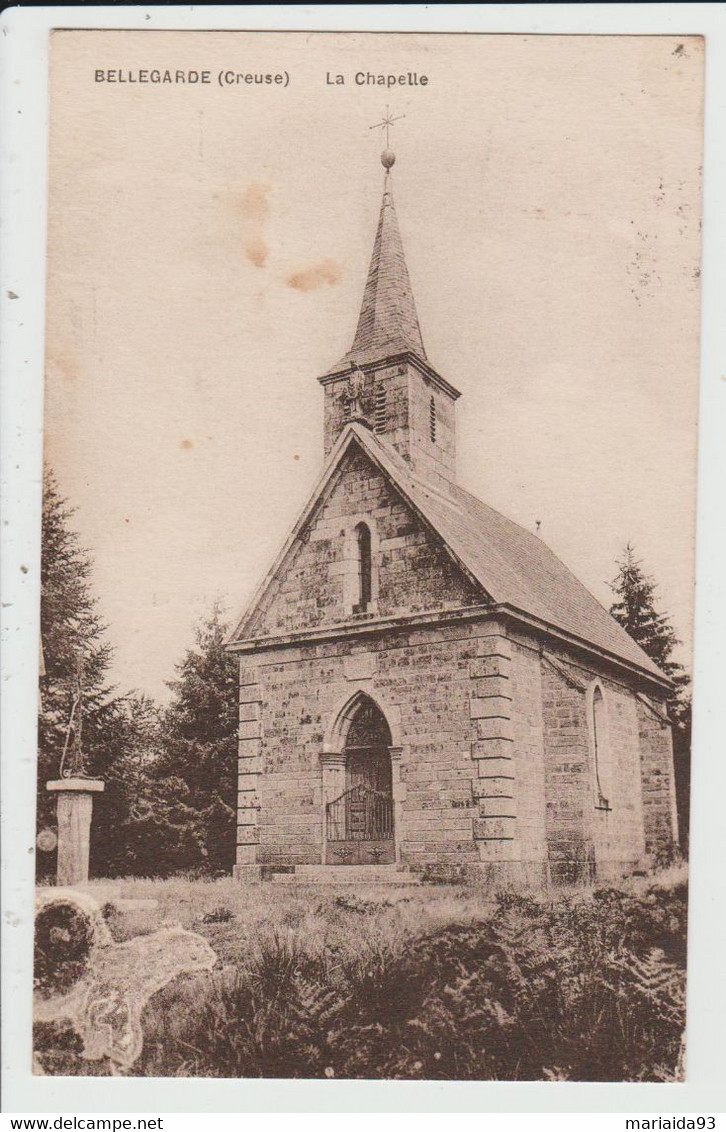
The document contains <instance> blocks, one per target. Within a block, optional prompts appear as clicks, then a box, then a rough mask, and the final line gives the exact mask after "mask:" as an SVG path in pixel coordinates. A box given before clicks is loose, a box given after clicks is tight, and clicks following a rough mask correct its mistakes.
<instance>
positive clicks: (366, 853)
mask: <svg viewBox="0 0 726 1132" xmlns="http://www.w3.org/2000/svg"><path fill="white" fill-rule="evenodd" d="M390 746H391V732H390V729H389V727H388V724H387V723H386V719H385V716H384V715H383V713H382V711H381V710H380V708H378V707H377V705H376V704H374V703H373V701H372V700H369V699H367V698H364V699H363V700H361V703H360V705H359V707H358V710H357V712H356V714H355V716H354V718H353V721H352V723H351V725H350V727H349V729H348V735H347V738H346V742H345V749H344V753H345V785H346V789H345V791H344V793H343V794H341V795H340V797H339V798H336V799H335V801H333V802H329V803H328V805H327V806H326V808H325V820H326V839H327V843H328V860H329V862H330V863H331V864H341V865H342V864H347V865H356V864H359V865H364V864H386V863H390V862H392V861H393V860H394V859H395V854H394V842H393V774H392V768H391V755H390Z"/></svg>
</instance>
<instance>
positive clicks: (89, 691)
mask: <svg viewBox="0 0 726 1132" xmlns="http://www.w3.org/2000/svg"><path fill="white" fill-rule="evenodd" d="M73 514H74V509H73V508H72V507H70V506H69V505H68V504H67V502H66V501H65V500H64V499H63V498H62V496H61V495H60V492H59V490H58V484H57V481H56V478H55V476H54V474H53V472H52V471H51V470H50V469H49V468H46V472H45V481H44V492H43V517H42V555H41V570H40V634H41V647H42V653H43V666H44V673H43V675H42V676H41V679H40V711H39V719H38V785H39V791H38V802H39V804H38V820H39V823H40V824H46V823H47V822H49V821H52V820H53V817H52V815H53V808H54V802H53V799H52V798H50V797H49V796H48V795H47V793H46V791H45V783H46V782H47V781H48V779H51V778H57V777H58V774H59V772H60V762H61V757H62V754H63V747H64V744H65V741H66V735H67V731H68V725H69V720H70V716H71V710H72V705H73V700H74V698H75V696H76V692H77V687H78V679H79V671H80V672H81V679H82V686H83V747H84V751H85V753H86V768H87V770H88V773H90V774H94V773H99V772H100V770H101V769H102V766H103V763H104V762H105V757H106V755H107V750H106V739H107V734H108V729H109V726H110V724H111V721H112V720H113V719H114V717H115V715H116V713H117V710H118V700H117V698H116V697H115V696H114V689H113V688H112V686H111V685H110V684H109V683H108V679H107V673H108V667H109V664H110V662H111V656H112V649H111V646H110V644H109V643H108V641H107V640H106V638H105V631H106V627H105V625H104V624H103V621H102V619H101V617H100V615H99V613H98V609H97V606H96V600H95V597H94V594H93V591H92V587H91V570H92V564H91V558H90V555H89V554H88V552H87V551H86V550H85V549H84V548H83V547H82V546H81V544H80V540H79V538H78V535H77V533H76V532H75V531H74V530H73V528H72V526H71V519H72V517H73Z"/></svg>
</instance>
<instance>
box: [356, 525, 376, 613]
mask: <svg viewBox="0 0 726 1132" xmlns="http://www.w3.org/2000/svg"><path fill="white" fill-rule="evenodd" d="M355 537H356V547H357V552H358V601H357V603H356V607H355V612H356V613H365V611H366V610H367V609H368V606H369V605H370V603H371V596H372V593H373V579H372V576H371V571H372V563H371V532H370V528H369V527H368V526H367V524H366V523H359V524H358V526H357V527H356V528H355Z"/></svg>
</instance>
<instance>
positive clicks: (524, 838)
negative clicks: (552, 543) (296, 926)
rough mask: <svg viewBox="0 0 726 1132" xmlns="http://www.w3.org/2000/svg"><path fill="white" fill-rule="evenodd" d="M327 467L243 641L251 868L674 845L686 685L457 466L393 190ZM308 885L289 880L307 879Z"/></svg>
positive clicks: (583, 873) (241, 824) (390, 864)
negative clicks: (674, 715)
mask: <svg viewBox="0 0 726 1132" xmlns="http://www.w3.org/2000/svg"><path fill="white" fill-rule="evenodd" d="M381 160H382V163H383V165H384V168H385V170H386V171H385V175H384V178H385V180H384V189H383V200H382V204H381V210H380V218H379V221H378V228H377V231H376V235H375V241H374V245H373V254H372V257H371V261H370V267H369V269H368V277H367V280H366V283H365V289H364V292H363V301H362V306H361V311H360V315H359V318H358V325H357V329H356V332H355V336H354V339H353V344H352V346H351V348H350V350H349V351H348V353H347V354H346V355H345V356H344V357H343V358H341V360H340V361H339V362H337V363H336V364H335V365H333V366H331V367H330V369H328V370H327V371H326V372H325V373H324V374H323V375H322V377H320V378H319V379H318V380H319V381H320V383H321V385H322V387H323V391H324V401H325V410H324V412H325V417H324V433H325V463H324V466H323V470H322V472H321V475H320V478H319V480H318V482H317V484H316V486H315V488H314V490H313V492H312V494H311V496H310V498H309V500H308V502H307V503H306V505H305V508H304V510H303V512H302V514H301V515H300V517H299V519H298V521H297V523H296V524H295V526H294V528H293V530H292V531H291V532H290V534H289V536H288V538H287V541H286V542H285V545H284V546H283V548H282V550H281V551H280V554H279V555H278V557H277V560H276V562H275V563H274V565H273V567H272V569H271V571H270V573H269V574H268V576H267V577H266V578H265V580H264V581H263V583H262V585H261V586H260V588H259V589H258V591H257V593H256V595H255V596H254V598H253V599H252V601H251V603H250V605H249V607H248V609H247V611H246V612H245V614H244V616H243V617H242V618H241V620H240V621H239V624H238V625H237V626H236V628H235V629H234V632H233V633H232V634H231V636H230V639H229V642H228V648H229V650H230V651H231V652H233V653H234V654H235V656H237V657H238V658H239V673H240V715H239V718H240V724H239V785H238V790H239V793H238V829H237V865H236V868H235V875H236V876H238V877H239V878H240V879H265V878H267V877H272V876H273V875H274V874H275V873H287V874H290V873H294V874H295V878H299V879H301V880H304V879H309V880H313V879H319V878H321V877H326V876H327V877H329V878H331V879H336V878H337V879H341V880H342V879H353V880H355V879H357V878H360V879H366V878H382V877H383V876H384V875H385V876H389V874H396V875H397V874H399V873H400V874H401V876H400V879H404V878H405V876H406V875H408V876H412V875H413V874H422V875H424V876H425V875H427V874H428V875H435V874H436V873H438V874H439V875H441V876H450V877H452V878H454V877H460V878H466V877H476V876H477V875H482V874H483V875H484V877H485V878H490V879H491V880H492V881H493V882H497V883H500V882H504V883H508V882H517V881H518V880H519V881H524V882H528V883H535V884H537V883H545V882H567V881H570V880H572V881H575V880H578V879H581V878H591V877H607V876H608V875H617V874H621V873H623V872H624V871H627V870H628V869H630V868H632V867H634V866H637V865H639V864H641V863H643V862H644V861H645V860H646V859H647V857H648V855H652V854H654V853H655V852H657V851H658V850H659V849H662V848H665V847H667V846H670V845H671V844H672V843H674V842H675V841H676V840H677V824H676V809H675V787H674V776H673V756H672V745H671V730H670V725H669V722H668V717H667V715H666V711H665V698H666V696H667V695H668V693H669V690H670V684H669V682H668V680H667V678H666V677H665V676H664V675H663V673H662V672H660V671H659V669H658V668H657V667H656V665H655V664H654V663H653V662H652V661H651V660H650V659H649V657H648V656H647V655H646V654H645V653H644V652H643V651H642V649H641V648H640V647H639V646H638V645H637V644H636V643H635V641H633V640H632V638H631V637H630V636H629V635H628V634H627V633H626V632H625V630H624V629H623V628H622V627H621V626H620V625H619V624H618V623H617V622H616V621H615V620H614V619H613V618H612V617H611V616H610V614H609V613H607V612H606V610H605V609H604V607H603V606H601V605H600V604H599V602H598V601H597V600H596V599H595V598H594V597H593V596H592V595H591V594H590V593H589V592H588V590H587V589H585V587H584V586H583V585H581V583H580V582H579V581H578V580H577V578H575V576H574V575H573V574H571V573H570V571H569V570H568V569H567V567H566V566H564V565H563V563H562V562H561V561H560V560H559V559H558V558H557V557H556V555H555V554H554V553H553V552H552V551H551V550H550V549H549V548H548V547H547V545H546V544H545V542H544V541H543V540H542V539H541V538H540V537H539V536H538V535H536V534H534V533H532V532H530V531H527V530H525V529H524V528H522V527H520V526H518V525H517V524H516V523H514V522H512V521H511V520H509V519H507V518H505V517H504V516H503V515H500V514H498V513H497V512H496V511H494V510H492V508H490V507H488V506H487V505H486V504H485V503H482V502H481V501H480V500H479V499H477V498H475V497H474V496H473V495H471V494H470V493H469V492H468V491H466V490H465V489H464V488H463V487H461V486H460V485H459V484H458V483H457V480H456V461H455V457H456V401H457V399H458V397H459V392H458V390H456V389H455V388H454V386H453V385H451V383H450V382H449V381H447V380H446V378H445V377H444V376H442V375H441V374H440V373H438V372H437V370H435V369H434V368H433V366H432V365H431V364H430V362H429V361H428V359H427V357H426V350H425V349H424V343H423V339H422V336H421V329H420V326H419V322H418V317H417V315H416V307H415V304H414V298H413V292H412V289H411V283H410V280H409V274H408V269H407V266H406V260H405V258H404V252H403V245H402V242H401V236H400V232H399V227H398V222H397V219H396V212H395V208H394V203H393V195H392V189H391V180H392V177H391V172H390V170H391V166H392V165H393V163H394V161H395V158H394V156H393V154H392V153H391V152H390V151H389V150H386V151H384V153H383V154H382V157H381ZM290 879H292V878H290Z"/></svg>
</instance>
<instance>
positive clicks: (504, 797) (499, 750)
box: [470, 625, 520, 862]
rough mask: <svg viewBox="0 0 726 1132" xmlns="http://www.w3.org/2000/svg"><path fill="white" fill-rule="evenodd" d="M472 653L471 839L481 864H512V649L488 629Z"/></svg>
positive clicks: (515, 848)
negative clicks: (473, 776)
mask: <svg viewBox="0 0 726 1132" xmlns="http://www.w3.org/2000/svg"><path fill="white" fill-rule="evenodd" d="M477 651H478V655H477V656H476V657H475V659H474V660H472V662H471V667H470V676H471V681H472V695H471V718H472V723H473V725H474V728H475V733H476V738H475V740H474V742H473V743H472V751H471V757H472V759H474V761H475V763H476V766H477V781H476V783H475V784H474V791H475V795H476V799H477V808H478V811H479V812H478V817H475V818H474V821H473V834H474V840H475V841H476V843H477V847H478V850H479V857H480V859H481V860H482V861H483V862H489V861H518V860H519V857H520V844H519V840H518V838H517V829H516V826H517V817H516V815H517V811H516V791H515V772H514V765H515V764H514V742H513V740H514V731H513V726H512V692H511V685H510V671H511V666H512V645H511V642H510V641H509V640H507V638H506V637H505V635H504V631H503V630H502V629H500V628H499V627H498V626H496V625H492V627H491V630H490V633H489V634H488V635H487V636H485V637H482V638H481V640H480V641H479V647H478V650H477Z"/></svg>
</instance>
